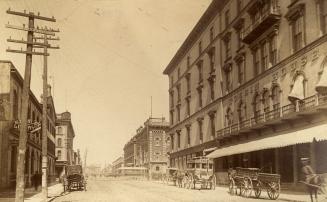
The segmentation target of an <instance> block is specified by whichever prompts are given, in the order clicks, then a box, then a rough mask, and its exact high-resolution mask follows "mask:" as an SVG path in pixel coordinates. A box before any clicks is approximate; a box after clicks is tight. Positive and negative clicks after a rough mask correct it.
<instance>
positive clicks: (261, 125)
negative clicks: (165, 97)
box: [164, 0, 327, 185]
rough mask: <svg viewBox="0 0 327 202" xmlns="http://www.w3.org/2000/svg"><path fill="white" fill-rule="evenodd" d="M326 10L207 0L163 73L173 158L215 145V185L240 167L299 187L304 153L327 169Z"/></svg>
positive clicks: (321, 4)
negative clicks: (255, 169)
mask: <svg viewBox="0 0 327 202" xmlns="http://www.w3.org/2000/svg"><path fill="white" fill-rule="evenodd" d="M326 16H327V2H326V1H324V0H316V1H305V0H283V1H281V0H213V1H212V3H211V4H210V6H209V7H208V9H207V10H206V11H205V13H204V14H203V16H202V17H201V18H200V20H199V21H198V23H197V24H196V25H195V27H194V28H193V30H192V31H191V33H190V34H189V35H188V37H187V38H186V40H185V41H184V43H183V44H182V46H181V47H180V48H179V50H178V51H177V53H176V54H175V56H174V57H173V59H172V60H171V61H170V63H169V64H168V66H167V67H166V69H165V70H164V74H166V75H168V77H169V95H170V98H169V99H170V107H169V110H170V129H169V131H168V133H169V135H170V136H171V142H172V144H171V148H170V160H171V164H172V165H173V166H176V167H179V168H186V163H187V160H188V159H190V158H192V156H199V155H206V151H210V150H211V151H212V150H215V151H213V152H212V153H210V154H209V155H208V156H209V157H211V158H213V159H214V162H215V172H216V175H217V177H218V178H217V179H218V182H221V183H223V182H225V181H226V179H227V169H228V168H230V167H237V166H243V167H259V168H263V169H264V171H266V172H273V173H279V174H281V181H282V182H283V183H284V184H287V183H289V184H292V185H297V183H298V181H299V179H300V163H299V158H301V157H310V158H311V164H312V166H313V168H314V169H316V170H317V172H318V173H319V172H326V171H327V159H326V155H323V154H324V153H325V152H326V149H327V147H326V146H327V145H326V141H325V140H326V139H327V135H326V134H325V133H324V132H323V131H325V130H326V129H327V124H326V106H327V96H326V87H327V81H326V80H327V79H326V78H327V69H326V66H327V63H326V62H327V59H326V54H327V35H326V33H327V29H326V27H327V17H326ZM285 162H287V163H285ZM318 162H319V163H318Z"/></svg>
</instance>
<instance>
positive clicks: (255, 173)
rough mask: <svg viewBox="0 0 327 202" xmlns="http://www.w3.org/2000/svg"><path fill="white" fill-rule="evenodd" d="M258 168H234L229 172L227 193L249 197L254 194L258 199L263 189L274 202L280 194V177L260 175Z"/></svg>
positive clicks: (266, 174)
mask: <svg viewBox="0 0 327 202" xmlns="http://www.w3.org/2000/svg"><path fill="white" fill-rule="evenodd" d="M259 171H260V169H258V168H240V167H238V168H236V170H232V171H230V172H229V193H230V194H239V195H241V196H244V197H250V196H251V194H252V192H254V195H255V197H257V198H259V197H260V195H261V191H262V190H263V189H265V190H266V191H267V194H268V197H269V198H270V199H273V200H276V199H277V198H278V197H279V193H280V175H278V174H270V173H261V172H259Z"/></svg>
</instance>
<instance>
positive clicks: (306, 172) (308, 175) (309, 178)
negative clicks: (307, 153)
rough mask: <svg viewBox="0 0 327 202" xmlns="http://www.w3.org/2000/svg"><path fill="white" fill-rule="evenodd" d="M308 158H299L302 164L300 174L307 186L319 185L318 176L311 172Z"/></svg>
mask: <svg viewBox="0 0 327 202" xmlns="http://www.w3.org/2000/svg"><path fill="white" fill-rule="evenodd" d="M309 162H310V161H309V158H301V163H302V168H301V171H302V174H303V177H304V181H305V182H306V183H308V184H315V185H317V184H318V183H319V176H318V175H317V174H316V173H315V172H314V171H313V169H312V167H311V166H310V164H309Z"/></svg>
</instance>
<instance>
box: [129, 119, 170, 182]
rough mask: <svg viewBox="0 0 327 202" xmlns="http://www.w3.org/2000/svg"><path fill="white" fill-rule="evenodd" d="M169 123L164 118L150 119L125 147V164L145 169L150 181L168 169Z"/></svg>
mask: <svg viewBox="0 0 327 202" xmlns="http://www.w3.org/2000/svg"><path fill="white" fill-rule="evenodd" d="M168 126H169V123H168V122H166V121H165V119H164V118H149V119H148V120H146V122H145V123H144V126H142V127H140V128H139V129H138V130H137V131H136V135H134V136H133V137H132V138H131V140H130V141H129V142H128V143H127V144H126V145H125V146H124V164H125V166H132V167H145V168H147V170H148V174H149V177H150V179H152V178H157V177H158V175H160V174H161V173H163V172H165V169H166V167H167V161H168V156H167V145H169V144H170V137H168V136H166V131H167V130H168Z"/></svg>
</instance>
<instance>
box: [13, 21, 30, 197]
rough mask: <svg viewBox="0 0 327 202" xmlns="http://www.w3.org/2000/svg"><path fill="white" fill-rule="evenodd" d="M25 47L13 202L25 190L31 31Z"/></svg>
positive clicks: (22, 195)
mask: <svg viewBox="0 0 327 202" xmlns="http://www.w3.org/2000/svg"><path fill="white" fill-rule="evenodd" d="M28 27H29V28H30V29H34V18H33V17H32V16H30V17H29V18H28ZM27 41H28V42H29V43H27V45H26V51H27V53H26V61H25V75H24V84H23V95H22V114H21V126H20V133H19V145H18V161H17V175H16V197H15V202H24V190H25V179H24V178H25V177H24V172H25V164H24V162H25V152H26V142H27V119H28V117H27V115H28V114H27V113H28V112H27V111H28V103H29V91H30V83H31V68H32V54H31V53H32V51H33V45H32V43H33V31H28V32H27Z"/></svg>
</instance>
